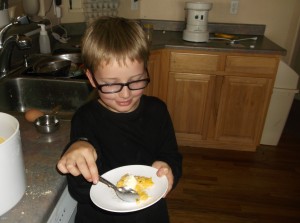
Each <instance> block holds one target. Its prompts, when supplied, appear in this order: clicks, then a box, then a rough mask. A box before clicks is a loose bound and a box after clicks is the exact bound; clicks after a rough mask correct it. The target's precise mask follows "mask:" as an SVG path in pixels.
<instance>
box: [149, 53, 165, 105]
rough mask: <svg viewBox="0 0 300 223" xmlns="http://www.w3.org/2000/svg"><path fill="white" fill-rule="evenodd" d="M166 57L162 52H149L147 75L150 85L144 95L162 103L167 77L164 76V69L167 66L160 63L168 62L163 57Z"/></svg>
mask: <svg viewBox="0 0 300 223" xmlns="http://www.w3.org/2000/svg"><path fill="white" fill-rule="evenodd" d="M166 56H168V55H167V53H166V51H164V50H154V51H152V52H151V54H150V57H149V60H148V64H147V67H148V73H149V76H150V83H149V85H148V87H147V88H146V89H145V94H147V95H152V96H156V97H158V98H160V99H162V100H163V101H166V98H167V84H168V75H164V74H166V71H165V70H164V69H166V68H167V67H168V65H167V64H166V63H165V66H162V65H161V63H163V62H165V61H168V59H165V57H166Z"/></svg>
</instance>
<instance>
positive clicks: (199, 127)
mask: <svg viewBox="0 0 300 223" xmlns="http://www.w3.org/2000/svg"><path fill="white" fill-rule="evenodd" d="M165 58H168V62H166V64H168V65H169V70H168V72H167V73H166V74H165V76H168V81H167V85H166V88H167V89H168V91H167V105H168V108H169V111H170V114H171V117H172V120H173V123H174V127H175V131H176V137H177V140H178V143H179V144H180V145H187V146H199V147H212V148H220V149H234V150H255V149H256V147H257V145H258V144H259V142H260V137H261V133H262V129H263V126H264V121H265V116H266V112H267V109H268V105H269V101H270V96H271V93H272V88H273V83H274V79H275V75H276V71H277V66H278V62H279V57H278V56H276V55H275V56H273V55H251V54H250V55H247V54H233V53H208V52H199V51H182V50H173V51H171V50H170V51H169V54H168V57H165ZM162 64H165V63H162Z"/></svg>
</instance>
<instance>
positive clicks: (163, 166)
mask: <svg viewBox="0 0 300 223" xmlns="http://www.w3.org/2000/svg"><path fill="white" fill-rule="evenodd" d="M152 167H154V168H156V169H158V170H157V173H156V174H157V176H159V177H161V176H163V175H165V176H166V177H167V179H168V183H169V184H168V190H167V192H166V194H165V195H164V197H166V196H167V194H168V193H169V192H170V190H171V189H172V186H173V183H174V176H173V173H172V169H171V167H170V166H169V165H168V164H167V163H166V162H163V161H155V162H154V163H153V164H152Z"/></svg>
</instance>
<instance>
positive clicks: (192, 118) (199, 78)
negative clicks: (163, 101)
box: [167, 72, 215, 146]
mask: <svg viewBox="0 0 300 223" xmlns="http://www.w3.org/2000/svg"><path fill="white" fill-rule="evenodd" d="M214 78H215V75H207V74H190V73H172V72H171V73H170V76H169V85H168V99H167V105H168V108H169V111H170V115H171V118H172V121H173V124H174V128H175V132H176V136H177V140H178V143H179V144H182V145H191V146H192V145H198V144H199V142H200V141H201V140H202V139H203V138H205V137H206V136H205V134H206V132H207V131H206V129H207V126H208V119H206V118H205V117H206V116H207V113H209V111H210V107H211V106H210V103H211V97H212V95H211V93H212V88H213V84H214Z"/></svg>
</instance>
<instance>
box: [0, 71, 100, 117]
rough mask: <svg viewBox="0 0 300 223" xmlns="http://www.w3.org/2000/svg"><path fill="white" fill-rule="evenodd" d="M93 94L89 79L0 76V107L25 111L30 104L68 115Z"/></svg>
mask: <svg viewBox="0 0 300 223" xmlns="http://www.w3.org/2000/svg"><path fill="white" fill-rule="evenodd" d="M94 97H96V92H95V91H93V88H92V86H91V85H90V84H89V83H88V80H81V79H63V78H42V77H27V76H22V75H16V76H9V77H7V78H4V79H3V80H0V111H1V112H25V111H26V110H28V109H30V108H36V109H40V110H42V111H45V112H51V110H52V109H54V108H55V107H57V106H59V108H60V109H59V112H58V115H61V116H64V117H65V118H68V117H70V116H71V115H72V114H73V113H74V111H75V110H76V109H77V108H78V107H80V106H81V105H83V104H84V103H86V102H87V101H89V100H91V99H93V98H94Z"/></svg>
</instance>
